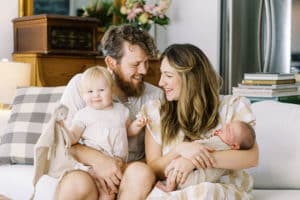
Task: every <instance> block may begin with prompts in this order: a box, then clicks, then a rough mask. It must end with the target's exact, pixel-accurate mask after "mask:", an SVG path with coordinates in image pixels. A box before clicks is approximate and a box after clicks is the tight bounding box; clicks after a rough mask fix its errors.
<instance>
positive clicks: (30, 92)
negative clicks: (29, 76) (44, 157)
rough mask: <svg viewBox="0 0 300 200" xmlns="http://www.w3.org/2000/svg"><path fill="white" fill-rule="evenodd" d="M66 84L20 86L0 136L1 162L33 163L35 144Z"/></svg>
mask: <svg viewBox="0 0 300 200" xmlns="http://www.w3.org/2000/svg"><path fill="white" fill-rule="evenodd" d="M64 88H65V87H63V86H61V87H25V88H18V89H17V91H16V96H15V98H14V100H13V103H12V111H11V115H10V118H9V120H8V124H7V127H6V129H5V131H4V134H3V135H2V136H1V139H0V165H1V164H33V157H34V145H35V144H36V142H37V140H38V138H39V137H40V135H41V133H42V130H43V128H45V125H46V123H47V122H48V121H49V120H50V118H51V114H52V112H53V110H54V109H55V107H56V106H57V105H58V103H59V100H60V97H61V95H62V93H63V90H64Z"/></svg>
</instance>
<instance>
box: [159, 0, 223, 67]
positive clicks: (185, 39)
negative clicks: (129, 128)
mask: <svg viewBox="0 0 300 200" xmlns="http://www.w3.org/2000/svg"><path fill="white" fill-rule="evenodd" d="M219 4H220V0H184V1H183V0H172V4H171V7H170V10H169V12H168V13H169V16H170V18H171V24H170V25H169V26H168V27H167V30H164V29H163V28H160V27H159V31H158V47H159V49H160V50H162V49H164V47H166V46H167V45H170V44H173V43H192V44H194V45H196V46H198V47H199V48H200V49H202V50H203V51H204V52H205V53H206V54H207V56H208V58H209V59H210V61H211V62H212V64H213V66H214V67H215V69H216V70H217V71H218V70H219V49H220V48H219V46H220V42H219V40H220V37H219V32H220V28H219V27H220V25H219V21H220V20H219V19H220V5H219Z"/></svg>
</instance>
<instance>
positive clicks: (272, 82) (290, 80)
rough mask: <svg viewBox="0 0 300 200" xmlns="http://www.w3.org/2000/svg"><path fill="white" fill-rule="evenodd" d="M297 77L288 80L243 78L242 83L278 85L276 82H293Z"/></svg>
mask: <svg viewBox="0 0 300 200" xmlns="http://www.w3.org/2000/svg"><path fill="white" fill-rule="evenodd" d="M295 82H296V80H295V79H287V80H245V79H244V80H242V84H244V85H262V84H264V85H276V84H293V83H295Z"/></svg>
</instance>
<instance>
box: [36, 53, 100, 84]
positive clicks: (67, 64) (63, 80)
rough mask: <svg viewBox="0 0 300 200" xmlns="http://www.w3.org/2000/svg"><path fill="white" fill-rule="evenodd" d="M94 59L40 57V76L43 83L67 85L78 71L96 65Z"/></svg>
mask: <svg viewBox="0 0 300 200" xmlns="http://www.w3.org/2000/svg"><path fill="white" fill-rule="evenodd" d="M95 64H96V63H95V60H94V59H84V58H74V57H64V58H56V57H45V58H42V59H40V64H39V66H40V67H39V69H38V70H39V72H38V73H39V76H40V79H41V82H42V84H43V85H47V86H60V85H66V84H67V83H68V82H69V80H70V79H71V78H72V77H73V76H74V75H75V74H77V73H81V72H83V71H84V70H85V69H86V68H88V67H91V66H93V65H95Z"/></svg>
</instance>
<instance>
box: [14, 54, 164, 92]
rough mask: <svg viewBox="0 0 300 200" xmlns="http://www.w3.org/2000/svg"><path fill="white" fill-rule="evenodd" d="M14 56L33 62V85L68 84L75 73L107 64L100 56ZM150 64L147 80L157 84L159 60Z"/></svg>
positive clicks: (15, 59) (20, 59)
mask: <svg viewBox="0 0 300 200" xmlns="http://www.w3.org/2000/svg"><path fill="white" fill-rule="evenodd" d="M12 57H13V60H14V61H16V62H26V63H30V64H31V66H32V72H31V85H32V86H61V85H66V84H67V83H68V81H69V80H70V79H71V78H72V77H73V76H74V75H75V74H77V73H81V72H83V71H84V70H85V69H87V68H88V67H91V66H94V65H102V66H105V62H104V58H103V57H100V56H79V55H73V56H72V55H54V54H41V53H24V54H23V53H22V54H17V53H15V54H13V56H12ZM149 66H150V67H149V70H148V74H147V76H146V77H145V81H147V82H149V83H152V84H154V85H157V84H158V81H159V78H160V69H159V66H160V63H159V60H157V59H151V60H150V62H149Z"/></svg>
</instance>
